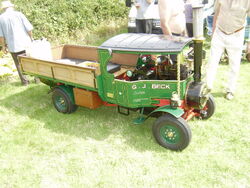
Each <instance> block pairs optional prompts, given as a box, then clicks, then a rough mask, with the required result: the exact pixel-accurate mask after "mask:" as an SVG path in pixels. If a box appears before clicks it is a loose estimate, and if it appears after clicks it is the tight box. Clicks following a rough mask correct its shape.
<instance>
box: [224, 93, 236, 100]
mask: <svg viewBox="0 0 250 188" xmlns="http://www.w3.org/2000/svg"><path fill="white" fill-rule="evenodd" d="M225 98H226V99H227V100H232V99H233V98H234V95H233V93H232V92H227V93H226V96H225Z"/></svg>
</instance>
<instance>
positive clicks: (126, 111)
mask: <svg viewBox="0 0 250 188" xmlns="http://www.w3.org/2000/svg"><path fill="white" fill-rule="evenodd" d="M117 110H118V113H119V114H122V115H125V116H128V115H129V109H128V108H125V107H122V106H117Z"/></svg>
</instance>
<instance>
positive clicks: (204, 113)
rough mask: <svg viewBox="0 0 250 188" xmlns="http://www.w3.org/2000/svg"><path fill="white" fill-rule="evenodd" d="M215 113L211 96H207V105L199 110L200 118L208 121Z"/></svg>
mask: <svg viewBox="0 0 250 188" xmlns="http://www.w3.org/2000/svg"><path fill="white" fill-rule="evenodd" d="M214 111H215V101H214V98H213V96H212V95H209V98H208V100H207V103H206V105H205V107H204V108H203V109H202V110H200V117H201V119H209V118H210V117H211V116H212V115H213V114H214Z"/></svg>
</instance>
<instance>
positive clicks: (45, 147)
mask: <svg viewBox="0 0 250 188" xmlns="http://www.w3.org/2000/svg"><path fill="white" fill-rule="evenodd" d="M227 68H228V66H227V65H220V66H219V70H218V74H217V80H216V83H215V90H214V91H213V95H214V97H215V102H216V112H215V114H214V115H213V116H212V117H211V119H209V120H206V121H202V120H191V121H189V122H188V123H189V125H190V127H191V130H192V141H191V143H190V145H189V146H188V147H187V148H186V149H185V150H184V151H182V152H173V151H170V150H166V149H164V148H162V147H161V146H159V145H158V144H157V143H156V142H155V140H154V138H153V136H152V131H151V127H152V124H153V123H154V121H155V119H154V118H150V119H149V120H147V121H146V122H145V123H144V124H143V125H137V126H135V125H133V123H132V121H133V119H134V118H136V117H137V114H136V113H132V114H131V115H130V116H123V115H120V114H118V113H117V110H116V108H114V107H101V108H98V109H96V110H90V109H87V108H83V107H80V108H78V110H77V111H76V112H75V113H73V114H69V115H65V114H61V113H58V112H57V111H56V110H55V108H54V107H53V104H52V100H51V94H50V93H48V92H49V88H48V87H47V86H45V85H43V84H42V83H41V84H34V83H32V84H30V85H29V86H27V87H25V86H21V85H20V81H19V80H18V78H16V77H14V78H12V79H11V78H9V79H7V78H5V80H1V82H0V91H1V92H0V187H1V188H9V187H11V188H12V187H14V188H16V187H18V188H19V187H20V188H27V187H28V188H33V187H34V188H37V187H42V188H50V187H51V188H54V187H56V188H57V187H58V188H64V187H74V188H79V187H105V188H106V187H129V188H131V187H133V188H134V187H176V188H182V187H183V188H187V187H190V188H195V187H199V188H200V187H204V188H209V187H225V188H231V187H232V188H235V187H237V188H238V187H239V188H247V187H249V186H250V173H249V172H250V152H249V151H250V150H249V149H250V137H249V134H250V127H249V122H250V116H249V104H250V98H249V96H250V77H249V72H250V63H246V62H243V63H242V65H241V73H240V78H239V81H238V90H237V93H236V96H235V99H234V100H233V101H227V100H226V99H224V93H223V92H224V83H225V82H226V81H227V77H226V76H227Z"/></svg>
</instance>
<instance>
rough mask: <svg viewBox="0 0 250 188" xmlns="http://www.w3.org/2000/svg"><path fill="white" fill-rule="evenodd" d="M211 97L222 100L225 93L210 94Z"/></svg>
mask: <svg viewBox="0 0 250 188" xmlns="http://www.w3.org/2000/svg"><path fill="white" fill-rule="evenodd" d="M212 95H213V97H215V98H224V97H225V93H223V92H215V93H214V92H212Z"/></svg>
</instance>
